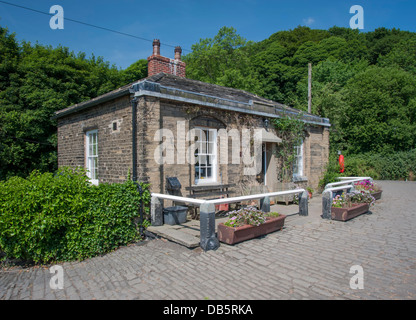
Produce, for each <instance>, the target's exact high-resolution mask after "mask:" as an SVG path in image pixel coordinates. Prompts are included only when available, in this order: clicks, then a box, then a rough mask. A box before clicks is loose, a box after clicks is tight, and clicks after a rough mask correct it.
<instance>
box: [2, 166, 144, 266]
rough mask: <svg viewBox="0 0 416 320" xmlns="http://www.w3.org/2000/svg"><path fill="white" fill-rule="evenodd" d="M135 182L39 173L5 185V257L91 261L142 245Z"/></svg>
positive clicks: (73, 173) (77, 172)
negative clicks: (92, 180)
mask: <svg viewBox="0 0 416 320" xmlns="http://www.w3.org/2000/svg"><path fill="white" fill-rule="evenodd" d="M143 187H144V190H145V192H144V194H143V199H141V198H140V195H139V193H138V191H137V187H136V185H135V184H134V183H133V182H132V181H130V180H129V181H127V182H125V183H122V184H100V185H99V186H94V185H91V184H90V183H89V182H88V180H87V177H86V175H85V172H84V170H83V169H82V170H81V169H76V170H74V169H69V168H63V169H60V170H59V171H58V172H57V173H56V174H55V175H54V174H52V173H43V174H41V173H39V172H38V171H34V172H32V173H31V174H30V176H29V177H28V178H27V179H24V178H21V177H12V178H10V179H8V180H7V181H2V182H0V251H3V252H4V253H5V254H6V257H8V258H17V259H23V260H32V261H35V262H50V261H70V260H75V259H85V258H89V257H93V256H96V255H99V254H104V253H107V252H110V251H112V250H114V249H116V248H118V247H119V246H122V245H126V244H128V243H130V242H133V241H136V240H138V239H139V236H140V235H139V233H138V229H137V223H136V222H135V218H136V217H137V216H138V206H139V203H140V200H143V201H144V203H145V204H147V203H148V202H149V200H150V193H149V191H148V188H147V187H148V186H147V185H143Z"/></svg>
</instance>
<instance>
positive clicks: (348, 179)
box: [325, 177, 373, 190]
mask: <svg viewBox="0 0 416 320" xmlns="http://www.w3.org/2000/svg"><path fill="white" fill-rule="evenodd" d="M342 178H343V179H341V180H343V181H339V182H331V183H328V184H327V185H326V186H325V190H326V189H328V188H332V187H336V186H342V185H346V184H353V183H355V182H359V181H363V180H370V181H372V180H373V179H372V178H371V177H342ZM339 179H340V178H339Z"/></svg>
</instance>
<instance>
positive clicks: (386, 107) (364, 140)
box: [340, 66, 416, 154]
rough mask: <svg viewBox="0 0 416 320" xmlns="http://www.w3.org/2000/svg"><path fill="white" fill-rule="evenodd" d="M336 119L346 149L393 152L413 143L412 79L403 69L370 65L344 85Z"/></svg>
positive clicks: (415, 84) (415, 96)
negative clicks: (341, 110) (342, 104)
mask: <svg viewBox="0 0 416 320" xmlns="http://www.w3.org/2000/svg"><path fill="white" fill-rule="evenodd" d="M344 101H345V102H346V108H345V112H344V114H343V117H342V118H341V119H340V120H341V121H340V126H341V127H342V129H343V131H344V134H345V136H344V139H345V140H346V141H348V142H349V147H348V152H350V153H354V154H357V153H362V152H368V151H374V152H381V151H383V152H395V151H400V150H410V149H412V148H415V146H416V139H415V136H416V122H415V119H416V79H415V77H414V76H413V75H411V74H410V73H408V72H405V71H403V70H400V69H397V68H394V67H386V68H381V67H377V66H370V67H368V68H367V69H366V70H365V71H363V72H361V73H358V74H357V75H356V76H355V77H353V78H351V79H350V80H349V81H348V83H347V84H346V86H345V88H344Z"/></svg>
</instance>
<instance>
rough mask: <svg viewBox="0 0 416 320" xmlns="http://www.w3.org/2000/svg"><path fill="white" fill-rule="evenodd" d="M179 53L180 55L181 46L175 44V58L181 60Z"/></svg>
mask: <svg viewBox="0 0 416 320" xmlns="http://www.w3.org/2000/svg"><path fill="white" fill-rule="evenodd" d="M181 55H182V48H181V47H179V46H177V47H176V48H175V60H179V61H180V60H181Z"/></svg>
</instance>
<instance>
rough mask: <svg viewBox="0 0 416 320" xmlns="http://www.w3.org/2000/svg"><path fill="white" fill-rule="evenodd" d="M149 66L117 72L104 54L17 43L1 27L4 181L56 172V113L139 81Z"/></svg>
mask: <svg viewBox="0 0 416 320" xmlns="http://www.w3.org/2000/svg"><path fill="white" fill-rule="evenodd" d="M146 65H147V61H144V62H143V60H139V61H138V62H136V63H134V64H133V65H132V66H131V67H129V68H127V69H126V70H118V69H117V68H116V67H115V66H114V65H113V66H111V65H110V64H109V63H108V62H106V61H104V60H103V58H102V57H95V56H94V55H92V56H91V58H89V59H87V58H86V57H85V54H84V53H79V54H74V53H73V52H71V51H69V49H68V48H65V47H61V46H59V47H57V48H52V47H50V46H42V45H40V44H34V45H33V44H31V43H28V42H22V43H19V42H18V41H17V40H16V38H15V35H14V34H9V32H8V30H7V29H5V28H2V27H1V26H0V115H1V116H0V179H6V178H8V177H11V176H15V175H18V176H21V177H26V176H27V175H28V174H29V173H30V172H32V171H33V170H35V169H37V170H40V171H41V172H48V171H54V170H56V166H57V161H56V158H57V156H56V141H57V138H56V121H53V120H51V117H52V116H53V115H54V112H55V111H57V110H60V109H64V108H66V107H69V106H70V105H73V104H76V103H79V102H82V101H85V100H88V99H92V98H94V97H96V96H98V95H100V94H104V93H107V92H108V91H111V90H113V89H116V88H117V87H120V86H122V85H125V84H127V83H129V82H133V81H136V80H139V79H140V78H142V77H144V76H146V72H145V70H144V69H145V66H146Z"/></svg>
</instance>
